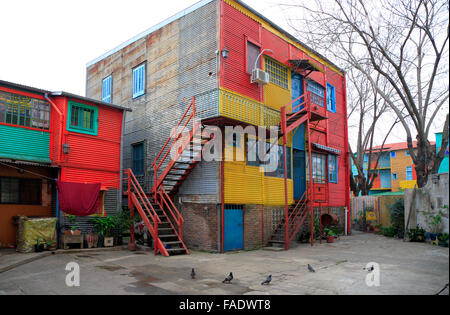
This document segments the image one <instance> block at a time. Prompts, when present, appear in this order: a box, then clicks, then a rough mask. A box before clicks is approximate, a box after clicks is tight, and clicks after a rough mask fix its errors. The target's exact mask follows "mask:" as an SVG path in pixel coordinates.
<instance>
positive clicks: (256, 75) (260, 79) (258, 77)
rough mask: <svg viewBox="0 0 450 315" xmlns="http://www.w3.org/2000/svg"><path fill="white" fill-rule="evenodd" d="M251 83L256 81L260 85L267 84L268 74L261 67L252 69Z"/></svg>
mask: <svg viewBox="0 0 450 315" xmlns="http://www.w3.org/2000/svg"><path fill="white" fill-rule="evenodd" d="M251 82H252V83H258V84H261V85H267V84H269V82H270V75H269V74H268V73H267V72H264V71H263V70H261V69H258V68H256V69H253V73H252V80H251Z"/></svg>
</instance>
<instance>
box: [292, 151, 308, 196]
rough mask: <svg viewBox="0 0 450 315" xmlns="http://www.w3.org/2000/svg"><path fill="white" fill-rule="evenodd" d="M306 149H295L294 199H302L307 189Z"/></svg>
mask: <svg viewBox="0 0 450 315" xmlns="http://www.w3.org/2000/svg"><path fill="white" fill-rule="evenodd" d="M305 156H306V154H305V151H301V150H295V149H294V154H293V159H294V161H293V162H294V163H293V164H294V199H295V200H300V199H301V198H302V197H303V194H304V193H305V191H306V162H305Z"/></svg>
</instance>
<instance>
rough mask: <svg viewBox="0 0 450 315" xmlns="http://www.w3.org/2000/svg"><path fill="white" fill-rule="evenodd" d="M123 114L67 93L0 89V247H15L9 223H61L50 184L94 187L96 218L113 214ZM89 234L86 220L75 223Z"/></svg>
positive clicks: (117, 201) (5, 84)
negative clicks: (19, 219)
mask: <svg viewBox="0 0 450 315" xmlns="http://www.w3.org/2000/svg"><path fill="white" fill-rule="evenodd" d="M124 111H125V109H124V108H123V107H119V106H115V105H112V104H109V103H105V102H99V101H97V100H92V99H88V98H85V97H82V96H77V95H73V94H70V93H66V92H50V91H45V90H41V89H36V88H32V87H27V86H23V85H19V84H15V83H11V82H5V81H0V134H1V135H2V137H1V138H0V243H1V245H2V246H9V245H12V244H15V243H16V234H15V233H16V232H15V231H16V230H15V226H14V224H13V218H14V217H15V216H29V217H51V216H53V217H55V216H59V217H60V221H59V223H60V225H61V226H62V225H63V224H64V218H65V216H64V214H62V215H59V213H58V201H57V189H56V180H59V181H62V182H72V183H82V184H89V183H101V191H102V192H101V193H100V197H99V203H98V205H99V206H98V214H100V215H103V214H105V213H115V212H116V211H117V210H118V207H119V206H120V199H119V197H120V192H119V190H120V182H121V172H120V169H121V165H120V164H121V158H120V157H121V135H122V126H123V117H124ZM79 227H80V229H82V230H83V231H84V232H88V231H87V229H88V228H89V220H88V219H86V218H79Z"/></svg>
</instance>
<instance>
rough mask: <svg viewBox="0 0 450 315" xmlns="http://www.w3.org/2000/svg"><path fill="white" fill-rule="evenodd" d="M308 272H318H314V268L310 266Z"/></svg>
mask: <svg viewBox="0 0 450 315" xmlns="http://www.w3.org/2000/svg"><path fill="white" fill-rule="evenodd" d="M308 270H309V271H310V272H316V271H315V270H314V268H313V267H312V266H311V265H310V264H308Z"/></svg>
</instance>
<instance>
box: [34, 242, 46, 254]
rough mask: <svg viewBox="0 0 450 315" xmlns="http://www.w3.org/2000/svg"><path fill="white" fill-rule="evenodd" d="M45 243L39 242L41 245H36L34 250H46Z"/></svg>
mask: <svg viewBox="0 0 450 315" xmlns="http://www.w3.org/2000/svg"><path fill="white" fill-rule="evenodd" d="M44 245H45V244H39V245H37V244H36V245H34V251H35V252H36V253H42V252H43V251H44V249H45V246H44Z"/></svg>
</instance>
